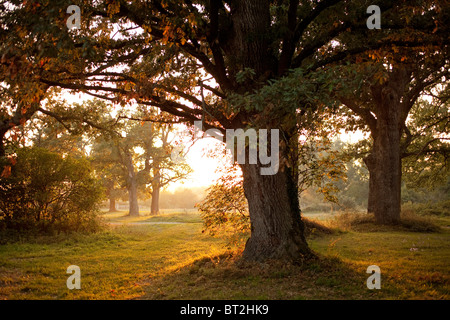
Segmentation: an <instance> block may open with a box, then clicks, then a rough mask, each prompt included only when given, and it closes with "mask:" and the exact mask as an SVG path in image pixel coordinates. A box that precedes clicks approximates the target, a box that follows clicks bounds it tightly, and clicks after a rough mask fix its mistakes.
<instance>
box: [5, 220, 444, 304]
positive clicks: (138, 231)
mask: <svg viewBox="0 0 450 320" xmlns="http://www.w3.org/2000/svg"><path fill="white" fill-rule="evenodd" d="M104 216H105V218H106V221H107V222H108V224H109V226H108V227H107V228H106V229H105V230H104V231H100V232H98V233H95V234H90V235H85V234H72V235H68V236H67V235H59V236H52V237H39V238H35V239H33V240H30V239H28V240H26V241H25V240H24V241H15V242H11V243H7V244H2V245H0V299H449V298H450V294H449V293H450V292H449V280H450V275H449V273H450V265H449V262H450V229H449V228H448V226H449V224H450V219H449V218H433V222H434V223H435V224H438V225H440V228H439V230H437V229H434V230H430V231H428V232H413V231H408V230H403V229H399V228H392V229H389V228H380V229H377V228H374V227H371V228H367V227H364V228H353V229H352V228H351V227H349V228H342V227H341V228H339V230H335V231H334V232H332V233H330V234H321V233H313V234H312V235H311V236H310V237H309V238H308V243H309V244H310V247H311V248H312V249H313V250H314V252H315V253H316V254H317V259H315V260H314V261H309V262H307V263H304V264H303V265H301V266H290V265H280V264H277V263H273V264H271V263H266V264H252V265H248V264H242V263H238V257H239V253H240V251H241V250H242V248H239V247H232V248H230V247H227V245H226V241H225V239H221V238H212V237H211V236H209V235H208V234H207V233H202V228H203V225H202V220H201V218H200V216H199V214H197V213H192V212H188V213H166V214H162V215H159V216H154V217H150V216H142V217H135V218H131V217H125V213H124V212H118V213H114V214H105V215H104ZM306 216H307V217H308V218H310V219H311V218H314V217H320V219H318V220H321V221H325V222H326V221H327V219H330V217H327V216H326V215H323V214H321V215H320V214H318V215H315V214H306ZM70 265H77V266H79V267H80V270H81V289H80V290H76V289H74V290H69V289H68V288H67V286H66V280H67V278H68V277H69V276H70V274H67V273H66V270H67V267H68V266H70ZM371 265H377V266H379V267H380V270H381V289H380V290H376V289H375V290H369V289H368V288H367V286H366V281H367V278H368V277H369V276H370V274H367V273H366V270H367V268H368V266H371Z"/></svg>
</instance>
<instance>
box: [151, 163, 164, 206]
mask: <svg viewBox="0 0 450 320" xmlns="http://www.w3.org/2000/svg"><path fill="white" fill-rule="evenodd" d="M160 185H161V174H160V171H159V168H157V167H155V168H153V181H152V204H151V208H150V214H151V215H157V214H159V194H160V189H161V186H160Z"/></svg>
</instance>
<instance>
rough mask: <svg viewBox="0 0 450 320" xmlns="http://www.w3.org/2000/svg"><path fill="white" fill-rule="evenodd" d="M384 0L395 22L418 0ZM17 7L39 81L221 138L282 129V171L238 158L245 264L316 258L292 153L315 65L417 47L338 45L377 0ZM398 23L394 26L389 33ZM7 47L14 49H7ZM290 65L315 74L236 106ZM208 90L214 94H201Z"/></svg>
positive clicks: (118, 1) (116, 0) (384, 42)
mask: <svg viewBox="0 0 450 320" xmlns="http://www.w3.org/2000/svg"><path fill="white" fill-rule="evenodd" d="M376 2H377V4H379V5H380V7H381V9H382V15H384V14H389V13H390V15H391V16H393V17H395V16H396V15H398V14H400V13H401V12H402V10H414V6H415V5H417V4H418V3H419V2H421V1H417V3H416V1H398V0H397V1H376ZM11 3H14V4H15V6H8V5H5V6H7V7H8V8H9V10H8V13H7V14H5V15H3V16H2V25H3V26H4V30H5V32H4V34H8V33H9V32H14V33H15V34H17V33H19V32H24V33H25V34H26V38H27V39H30V40H31V41H30V42H29V43H27V45H28V46H27V52H26V55H27V56H26V59H27V60H28V61H31V63H33V64H34V65H37V66H39V65H42V66H43V68H42V69H39V70H40V72H39V74H38V75H37V78H36V80H37V81H38V82H39V83H40V84H42V85H47V86H59V87H62V88H67V89H71V90H77V91H82V92H85V93H88V94H91V95H93V96H96V97H101V98H104V99H109V100H112V101H114V102H118V103H128V102H130V103H135V102H138V103H141V104H143V105H148V106H152V107H157V108H159V109H160V110H162V111H165V112H168V113H171V114H172V115H174V116H176V117H177V118H178V119H179V120H180V121H184V122H186V123H190V124H193V123H194V121H197V120H201V121H202V123H203V128H204V129H209V128H217V129H218V130H219V131H220V132H222V133H223V132H224V131H225V130H226V129H237V128H243V129H246V128H250V127H252V128H257V129H259V128H264V129H278V130H280V137H282V139H281V141H280V150H279V151H280V152H279V153H280V158H281V161H280V167H279V170H278V172H277V173H276V174H274V175H265V176H264V175H261V174H260V169H261V167H263V164H262V163H257V164H248V163H246V164H242V165H241V168H242V171H243V177H244V190H245V195H246V197H247V200H248V204H249V214H250V220H251V238H250V239H249V241H248V242H247V244H246V247H245V251H244V254H243V256H244V258H245V259H247V260H259V261H261V260H266V259H271V258H273V259H285V260H291V261H298V260H301V259H303V258H305V257H307V256H310V255H311V250H310V249H309V247H308V245H307V243H306V241H305V237H304V232H303V229H304V228H303V223H302V220H301V217H300V209H299V203H298V197H297V195H298V190H297V188H298V183H297V182H298V168H297V165H296V163H295V158H296V157H295V156H293V155H296V154H297V149H298V148H297V147H296V146H297V144H298V132H299V128H300V127H301V116H302V114H304V113H305V111H306V110H308V111H312V112H313V111H314V108H316V107H317V106H318V105H320V104H321V103H322V102H320V99H315V97H317V96H316V94H317V93H318V91H321V89H322V87H323V84H324V83H323V82H326V80H325V78H320V79H321V80H320V79H319V80H316V79H315V78H314V72H315V71H323V68H325V67H327V66H329V65H330V64H332V63H335V62H339V61H342V60H343V59H344V58H346V57H348V56H349V55H350V56H351V55H354V54H358V53H361V52H365V51H367V50H374V49H376V48H382V47H388V48H389V47H392V45H393V44H395V45H396V46H411V45H417V41H416V40H415V39H406V40H402V39H401V38H397V39H394V38H392V37H382V38H377V39H376V41H375V40H374V41H354V42H352V43H348V44H347V43H345V45H344V44H343V43H342V42H337V41H333V40H336V39H338V38H342V37H343V36H345V35H347V36H348V37H350V36H351V35H352V32H354V31H355V30H358V29H364V28H367V27H366V19H367V17H368V15H367V13H366V9H367V7H368V6H369V5H371V4H375V3H369V2H367V1H363V0H361V1H354V0H352V1H346V0H321V1H312V0H280V1H269V0H247V1H239V0H237V1H234V0H225V1H221V0H210V1H205V0H198V1H191V0H185V1H175V0H165V1H123V0H107V1H96V2H90V1H63V0H60V1H52V2H49V1H25V2H23V1H11ZM73 4H75V5H79V6H80V7H81V28H80V29H72V30H68V29H67V28H66V19H67V17H68V15H67V14H66V13H65V10H66V8H67V7H68V6H69V5H73ZM406 4H408V6H405V5H406ZM419 4H420V3H419ZM402 6H405V7H404V8H403V7H402ZM386 28H389V27H388V26H386ZM402 28H403V27H402V26H398V25H396V26H395V28H392V33H394V34H395V33H396V32H397V30H399V29H402ZM371 32H374V33H375V32H377V30H371ZM437 32H438V33H439V32H441V30H440V29H439V28H438V30H437ZM6 40H7V39H6ZM368 40H369V39H368ZM427 41H430V42H432V41H433V39H430V40H427ZM9 46H11V47H15V46H17V45H16V44H15V43H13V42H7V43H6V44H5V45H4V47H5V48H7V47H9ZM5 50H6V49H5ZM6 63H8V62H6ZM293 69H299V70H302V72H301V73H296V75H297V76H299V75H300V76H299V77H300V78H295V77H293V78H292V79H294V80H295V79H299V80H302V79H307V81H308V85H302V86H299V88H300V89H301V90H299V89H298V88H296V86H295V81H294V82H292V81H291V82H289V83H290V86H289V87H286V88H283V87H282V86H274V87H273V88H281V91H279V92H277V93H276V92H272V93H273V95H274V96H275V97H276V96H278V100H277V99H272V100H273V101H275V102H276V103H266V104H265V103H264V101H258V102H255V103H253V102H251V103H242V104H239V103H237V104H236V103H234V104H232V103H231V102H232V101H242V100H240V99H237V100H235V98H236V96H238V97H244V98H245V97H246V96H247V94H251V93H254V92H257V91H258V90H263V89H264V88H265V87H266V86H267V85H271V84H273V83H274V81H275V82H276V81H281V82H279V83H281V84H283V83H284V82H283V79H284V78H286V77H289V76H290V75H291V70H293ZM207 79H208V80H207ZM292 79H291V80H292ZM200 90H205V91H206V94H205V96H204V99H201V98H199V96H200V95H199V92H200ZM247 97H248V98H249V99H250V96H247ZM244 100H245V99H244ZM247 102H248V101H247ZM252 106H253V107H252Z"/></svg>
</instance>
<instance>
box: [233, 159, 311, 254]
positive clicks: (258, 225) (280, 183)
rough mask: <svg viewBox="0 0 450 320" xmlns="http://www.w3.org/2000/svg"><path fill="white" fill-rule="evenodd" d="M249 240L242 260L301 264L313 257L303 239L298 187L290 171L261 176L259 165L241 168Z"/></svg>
mask: <svg viewBox="0 0 450 320" xmlns="http://www.w3.org/2000/svg"><path fill="white" fill-rule="evenodd" d="M241 168H242V171H243V176H244V191H245V196H246V198H247V201H248V206H249V213H250V222H251V237H250V239H249V240H248V241H247V243H246V245H245V250H244V252H243V259H245V260H248V261H264V260H268V259H277V260H286V261H291V262H300V261H302V260H304V259H305V258H308V257H310V256H312V253H311V251H310V249H309V247H308V244H307V243H306V240H305V237H304V225H303V222H302V220H301V217H300V207H299V202H298V193H297V186H296V184H295V182H294V181H295V179H293V176H292V173H291V171H290V169H288V168H284V170H279V171H278V173H276V174H275V175H265V176H264V175H261V174H260V166H259V165H250V164H245V165H241Z"/></svg>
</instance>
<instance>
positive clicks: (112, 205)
mask: <svg viewBox="0 0 450 320" xmlns="http://www.w3.org/2000/svg"><path fill="white" fill-rule="evenodd" d="M116 211H117V209H116V199H115V198H114V197H110V198H109V212H116Z"/></svg>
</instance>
